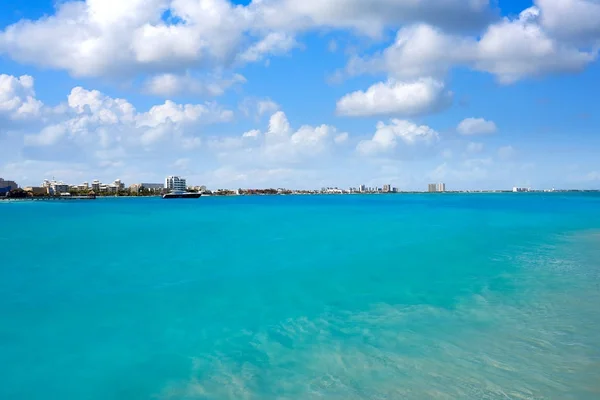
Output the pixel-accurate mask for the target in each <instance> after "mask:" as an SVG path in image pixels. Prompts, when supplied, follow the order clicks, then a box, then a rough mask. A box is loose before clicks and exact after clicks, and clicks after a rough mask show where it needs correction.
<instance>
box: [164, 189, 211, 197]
mask: <svg viewBox="0 0 600 400" xmlns="http://www.w3.org/2000/svg"><path fill="white" fill-rule="evenodd" d="M200 196H202V193H193V192H185V191H183V190H172V191H171V192H169V193H166V194H163V196H162V198H163V199H197V198H198V197H200Z"/></svg>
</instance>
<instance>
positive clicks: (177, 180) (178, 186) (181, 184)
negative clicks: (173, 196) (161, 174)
mask: <svg viewBox="0 0 600 400" xmlns="http://www.w3.org/2000/svg"><path fill="white" fill-rule="evenodd" d="M165 189H167V190H184V191H185V190H186V189H187V184H186V181H185V178H181V177H179V176H168V177H167V178H166V179H165Z"/></svg>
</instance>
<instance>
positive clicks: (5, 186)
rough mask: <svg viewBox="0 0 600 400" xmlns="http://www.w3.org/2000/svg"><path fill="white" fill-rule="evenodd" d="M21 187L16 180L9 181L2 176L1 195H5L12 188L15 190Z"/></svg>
mask: <svg viewBox="0 0 600 400" xmlns="http://www.w3.org/2000/svg"><path fill="white" fill-rule="evenodd" d="M18 187H19V185H17V183H16V182H15V181H7V180H4V179H2V178H0V196H5V195H6V194H7V193H8V192H10V191H11V190H15V189H17V188H18Z"/></svg>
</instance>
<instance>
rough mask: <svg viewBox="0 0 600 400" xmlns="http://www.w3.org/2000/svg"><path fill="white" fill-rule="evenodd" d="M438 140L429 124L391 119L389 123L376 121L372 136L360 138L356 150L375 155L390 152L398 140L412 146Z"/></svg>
mask: <svg viewBox="0 0 600 400" xmlns="http://www.w3.org/2000/svg"><path fill="white" fill-rule="evenodd" d="M438 140H439V135H438V133H437V132H436V131H435V130H433V129H432V128H430V127H429V126H426V125H416V124H414V123H412V122H410V121H405V120H399V119H392V120H391V121H390V123H389V124H386V123H384V122H379V123H377V130H376V131H375V134H374V135H373V137H372V138H371V139H369V140H362V141H361V142H360V143H359V144H358V145H357V147H356V150H357V151H358V152H359V153H361V154H363V155H376V154H380V153H388V152H391V151H392V150H394V149H395V148H396V147H397V146H398V142H402V143H404V144H405V145H408V146H413V145H416V144H419V143H421V144H432V143H434V142H436V141H438Z"/></svg>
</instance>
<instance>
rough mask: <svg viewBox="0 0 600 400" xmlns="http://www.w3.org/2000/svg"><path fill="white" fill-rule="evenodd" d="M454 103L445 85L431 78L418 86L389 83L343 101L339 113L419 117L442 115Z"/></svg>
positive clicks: (357, 93) (354, 115) (338, 107)
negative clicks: (438, 113) (441, 111)
mask: <svg viewBox="0 0 600 400" xmlns="http://www.w3.org/2000/svg"><path fill="white" fill-rule="evenodd" d="M451 102H452V93H451V92H449V91H447V90H446V89H445V85H444V83H443V82H439V81H436V80H434V79H431V78H423V79H419V80H417V81H414V82H398V81H394V80H389V81H387V82H380V83H377V84H375V85H373V86H371V87H370V88H369V89H367V91H356V92H354V93H350V94H347V95H346V96H344V97H342V98H341V99H340V100H339V101H338V102H337V113H338V114H340V115H345V116H352V117H362V116H373V115H397V116H415V115H423V114H430V113H433V112H436V111H440V110H442V109H444V108H446V107H448V106H449V105H450V104H451Z"/></svg>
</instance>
